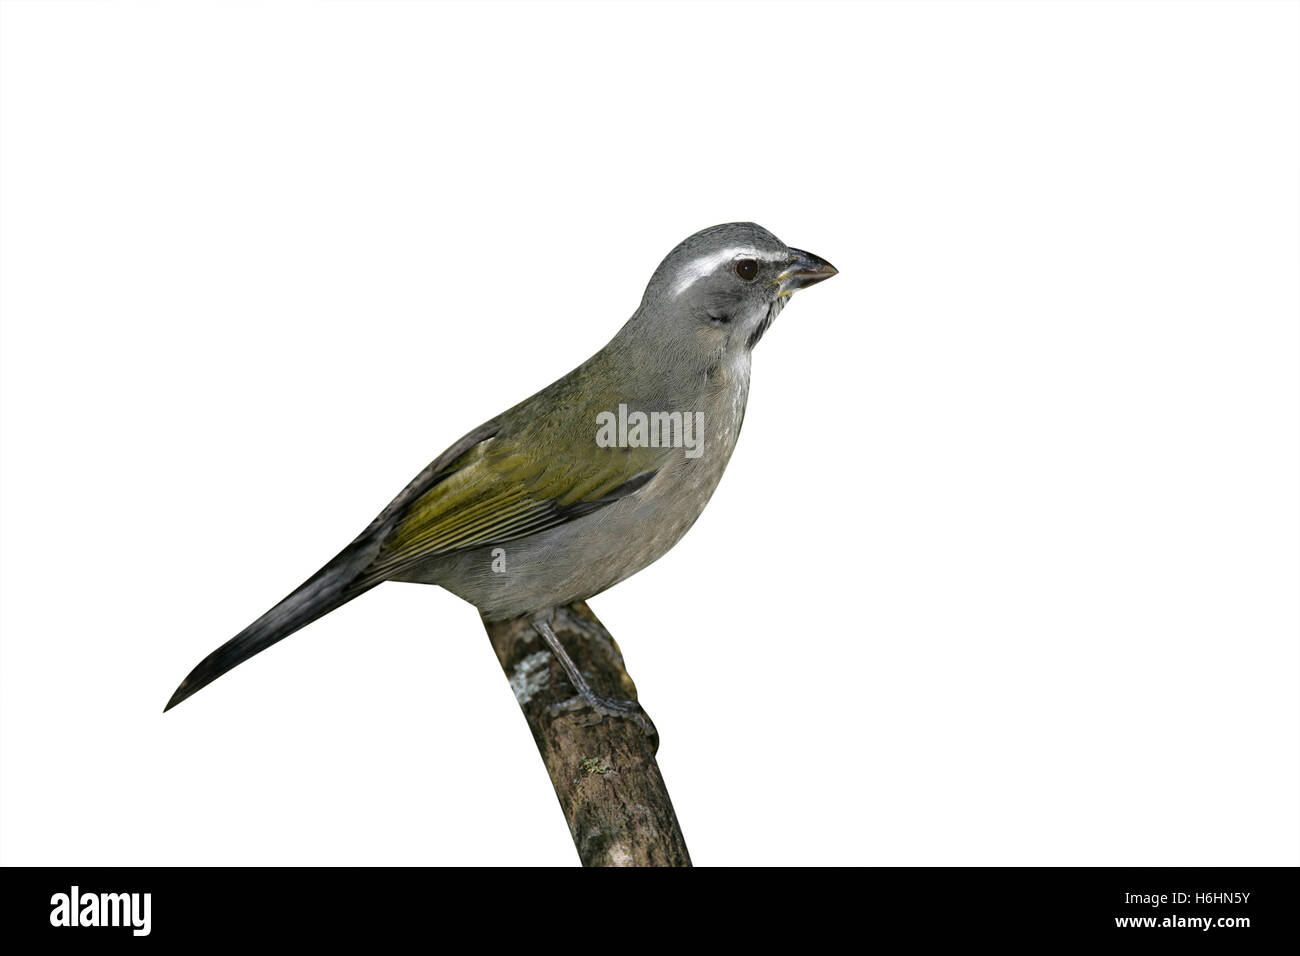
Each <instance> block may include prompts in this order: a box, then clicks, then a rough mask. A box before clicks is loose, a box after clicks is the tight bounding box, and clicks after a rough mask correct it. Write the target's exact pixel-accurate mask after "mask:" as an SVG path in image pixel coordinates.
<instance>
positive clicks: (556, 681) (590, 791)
mask: <svg viewBox="0 0 1300 956" xmlns="http://www.w3.org/2000/svg"><path fill="white" fill-rule="evenodd" d="M483 626H484V627H485V628H487V632H488V637H489V638H490V639H491V640H492V648H493V650H495V651H496V654H497V660H499V661H500V662H501V668H502V670H504V671H505V672H506V676H507V677H508V678H509V679H510V686H511V687H512V688H513V689H514V692H515V699H516V700H518V701H519V706H520V709H522V710H523V712H524V717H525V718H526V719H527V720H528V726H529V728H530V729H531V730H532V732H533V740H534V741H536V743H537V749H538V751H540V752H541V755H542V761H543V762H544V763H545V764H546V771H547V773H549V774H550V775H551V784H552V785H553V786H554V787H555V795H556V796H557V797H559V798H560V807H561V809H563V811H564V818H565V820H567V821H568V823H569V833H570V835H571V836H572V837H573V843H574V846H576V847H577V849H578V856H579V858H581V860H582V865H583V866H690V865H691V859H690V856H689V855H688V854H687V852H686V842H685V840H683V839H682V831H681V828H680V827H679V826H678V825H677V815H676V814H675V813H673V804H672V801H671V800H669V798H668V790H667V788H666V787H665V786H664V779H663V777H662V776H661V775H660V773H659V765H658V764H657V763H656V762H655V749H656V747H657V741H656V740H655V739H654V738H652V737H651V736H649V735H648V734H647V733H646V731H645V730H644V729H643V728H642V726H641V724H640V723H639V722H638V721H636V720H630V719H627V718H622V717H604V718H601V717H599V716H598V715H596V714H594V713H593V712H592V711H591V710H590V709H589V708H587V707H579V708H573V709H564V707H563V705H564V704H565V703H566V702H567V701H569V700H570V699H571V698H572V697H573V695H574V690H573V688H572V686H571V685H570V684H569V681H568V678H566V677H565V675H564V670H563V669H562V668H561V667H560V663H559V661H557V660H556V659H555V656H554V655H553V654H552V653H551V652H550V650H548V649H547V647H546V644H545V643H544V642H543V641H542V638H541V636H540V635H539V634H538V633H537V631H536V630H534V628H533V626H532V624H531V623H530V622H529V619H528V618H526V617H522V618H515V619H514V620H511V621H484V622H483ZM551 627H552V628H553V629H554V631H555V634H556V636H557V637H558V638H559V639H560V643H561V644H562V645H563V646H564V649H565V650H566V651H568V653H569V656H570V657H571V658H573V661H574V663H575V664H577V666H578V668H579V670H581V672H582V673H583V675H584V676H585V677H586V678H587V680H588V682H589V683H590V684H591V686H592V689H593V690H594V691H595V692H596V693H597V694H599V695H601V696H604V697H617V698H624V699H629V700H636V685H635V684H633V683H632V678H631V677H629V676H628V674H627V670H626V668H625V667H624V665H623V655H622V654H621V653H620V652H619V649H618V645H617V644H616V643H615V642H614V638H612V637H611V636H610V634H609V631H607V630H605V627H604V625H602V624H601V623H600V621H599V619H597V617H596V615H595V614H593V613H592V612H591V609H590V608H589V607H587V605H586V603H585V602H583V601H578V602H575V603H574V604H570V605H567V606H566V607H561V608H556V610H555V617H554V620H553V621H552V622H551Z"/></svg>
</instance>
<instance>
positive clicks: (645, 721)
mask: <svg viewBox="0 0 1300 956" xmlns="http://www.w3.org/2000/svg"><path fill="white" fill-rule="evenodd" d="M584 707H586V708H589V709H591V710H592V711H594V712H595V713H596V714H597V718H596V720H594V721H592V723H593V724H596V723H599V722H600V721H601V720H603V719H604V718H605V717H620V718H622V719H624V720H630V721H632V722H634V723H636V724H638V725H639V726H640V727H641V729H642V730H643V731H645V734H646V736H647V737H649V738H650V742H651V745H652V747H653V749H654V750H655V751H658V750H659V731H658V730H656V729H655V725H654V721H652V720H651V719H650V715H649V714H647V713H646V712H645V709H644V708H643V707H642V706H641V705H640V704H639V703H637V702H636V701H634V700H619V699H617V698H612V697H597V696H596V695H595V694H592V695H590V696H584V695H578V696H575V697H570V698H569V699H568V700H565V701H561V702H560V703H558V704H552V705H551V706H550V707H548V708H547V711H548V712H550V713H552V714H558V713H564V712H566V711H573V710H581V709H582V708H584Z"/></svg>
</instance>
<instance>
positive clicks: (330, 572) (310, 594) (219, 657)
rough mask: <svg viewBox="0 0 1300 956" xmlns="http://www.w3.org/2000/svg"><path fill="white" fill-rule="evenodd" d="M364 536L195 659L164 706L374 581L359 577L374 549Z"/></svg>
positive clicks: (338, 605)
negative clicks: (264, 610) (256, 617)
mask: <svg viewBox="0 0 1300 956" xmlns="http://www.w3.org/2000/svg"><path fill="white" fill-rule="evenodd" d="M367 537H368V536H367V535H362V537H361V538H358V539H357V540H356V541H354V542H353V543H352V544H351V545H349V546H348V547H347V548H346V549H344V551H343V552H342V553H341V554H339V555H338V557H336V558H335V559H334V560H333V561H331V562H330V563H329V564H327V565H325V567H323V568H321V569H320V570H319V571H317V572H316V573H315V574H313V575H312V576H311V577H310V578H308V579H307V580H306V581H304V582H303V584H302V585H301V586H300V587H299V588H298V589H297V590H296V591H294V592H293V593H292V594H290V595H289V596H288V597H287V598H285V599H284V600H283V601H281V602H280V603H279V604H277V605H276V606H275V607H273V608H271V610H269V611H267V612H266V613H265V614H263V615H262V616H261V617H259V618H258V619H257V620H256V621H254V622H253V623H252V624H250V625H248V627H246V628H244V629H243V630H242V631H240V632H239V633H238V634H236V635H235V636H234V637H232V638H231V639H230V640H228V641H226V643H224V644H222V645H221V646H220V647H218V648H217V649H216V650H215V651H213V652H212V653H211V654H209V655H208V656H207V657H205V658H203V660H201V661H199V664H198V666H197V667H195V668H194V670H192V671H190V673H189V676H188V677H186V678H185V679H184V680H183V681H181V683H180V686H179V687H177V688H176V692H175V693H174V694H172V698H171V700H169V701H168V702H167V706H166V707H164V708H163V711H164V712H166V711H168V710H171V709H172V708H173V707H175V706H176V705H177V704H179V703H180V702H181V701H183V700H184V699H185V698H186V697H189V696H190V695H191V694H193V693H195V692H196V691H199V690H201V689H203V688H204V687H206V686H207V685H208V684H211V683H212V682H213V681H214V680H216V679H217V678H218V677H220V676H221V675H222V674H224V673H225V672H226V671H228V670H230V669H231V668H233V667H236V666H238V665H239V664H242V663H243V662H244V661H246V660H248V659H249V658H250V657H252V656H253V655H254V654H258V653H260V652H262V651H264V650H266V649H267V648H268V647H270V646H271V645H272V644H274V643H276V641H282V640H284V639H285V638H286V637H288V636H289V635H290V634H292V633H293V632H294V631H297V630H299V629H300V628H303V627H306V626H307V625H308V624H310V623H311V622H312V621H314V620H316V619H317V618H318V617H322V616H323V615H325V614H328V613H329V612H330V611H333V610H335V609H336V608H339V607H342V606H343V605H344V604H347V603H348V602H349V601H351V600H352V599H353V598H355V597H359V596H360V595H362V594H364V593H365V592H366V591H369V590H370V589H371V588H372V587H374V586H375V585H376V584H378V583H379V582H378V581H373V580H371V581H368V582H365V583H360V582H358V580H357V579H358V577H359V576H360V575H361V572H362V571H363V570H364V569H365V568H366V566H367V565H368V564H369V563H370V561H371V560H372V558H373V550H372V548H370V547H367V545H369V544H370V541H367V540H364V539H366V538H367Z"/></svg>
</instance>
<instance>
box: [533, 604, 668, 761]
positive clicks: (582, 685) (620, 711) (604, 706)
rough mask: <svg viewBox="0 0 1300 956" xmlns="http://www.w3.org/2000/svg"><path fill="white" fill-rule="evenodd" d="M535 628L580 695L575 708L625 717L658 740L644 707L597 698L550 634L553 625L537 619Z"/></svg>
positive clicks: (634, 702) (603, 714) (561, 645)
mask: <svg viewBox="0 0 1300 956" xmlns="http://www.w3.org/2000/svg"><path fill="white" fill-rule="evenodd" d="M533 627H534V628H535V629H536V631H537V633H538V634H540V635H542V640H544V641H545V642H546V646H547V647H549V648H550V649H551V653H552V654H554V655H555V659H556V660H557V661H559V662H560V666H561V667H563V668H564V673H565V676H566V677H568V678H569V683H570V684H572V685H573V689H574V690H576V691H577V692H578V697H577V698H575V699H574V701H572V705H581V704H584V703H585V704H586V705H587V706H588V707H590V708H591V709H592V710H594V711H595V712H596V713H598V714H600V715H601V716H605V717H625V718H628V719H630V720H635V721H636V722H637V723H639V724H640V725H641V727H642V729H643V730H645V732H646V733H647V734H649V735H650V736H651V737H654V738H655V739H656V740H657V739H658V738H659V732H658V731H657V730H655V725H654V724H653V723H652V722H651V720H650V718H649V717H647V716H646V713H645V711H644V710H642V709H641V705H640V704H638V703H637V702H636V701H634V700H614V699H611V698H609V697H597V696H596V692H595V691H593V690H592V689H591V685H590V684H588V683H587V679H586V678H585V677H583V676H582V672H581V671H580V670H578V665H576V664H574V663H573V658H571V657H570V656H569V654H568V652H567V651H565V649H564V645H563V644H561V643H560V639H559V638H558V637H556V636H555V632H554V631H553V630H551V625H550V623H549V622H548V621H546V620H543V619H541V618H534V619H533Z"/></svg>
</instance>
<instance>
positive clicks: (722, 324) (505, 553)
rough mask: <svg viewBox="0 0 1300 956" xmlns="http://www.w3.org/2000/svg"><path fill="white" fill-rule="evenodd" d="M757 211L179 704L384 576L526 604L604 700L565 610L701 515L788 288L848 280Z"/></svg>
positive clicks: (699, 238) (567, 664) (673, 260)
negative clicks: (581, 665)
mask: <svg viewBox="0 0 1300 956" xmlns="http://www.w3.org/2000/svg"><path fill="white" fill-rule="evenodd" d="M837 271H838V270H836V269H835V267H834V266H832V265H831V264H830V263H829V262H827V261H826V260H825V259H822V258H820V257H818V256H816V255H813V254H812V253H809V252H805V251H803V250H800V249H796V248H793V247H790V246H787V245H785V243H783V242H782V241H781V240H780V239H778V238H777V237H776V236H775V235H773V234H772V233H771V232H769V231H768V230H766V229H764V228H763V227H762V226H759V225H757V224H755V223H752V222H733V223H724V224H721V225H716V226H711V227H709V228H707V229H703V230H701V231H699V232H696V233H695V234H693V235H691V236H689V237H688V238H686V239H685V240H683V241H682V242H681V243H679V244H678V245H677V246H676V247H675V248H674V249H673V250H672V251H671V252H669V253H668V255H667V256H666V257H665V258H664V259H663V261H662V262H661V263H660V264H659V267H658V268H657V269H655V271H654V273H653V274H652V275H651V277H650V281H649V283H648V284H647V286H646V289H645V293H644V295H643V296H642V299H641V304H640V306H639V307H638V308H637V309H636V311H635V312H634V313H633V314H632V317H631V318H630V319H628V320H627V322H626V323H625V324H624V325H623V326H622V327H621V328H620V329H619V331H618V332H617V334H615V335H614V337H613V338H612V339H611V340H610V341H609V342H608V344H606V345H605V346H604V348H602V349H601V350H600V351H598V352H597V353H596V354H595V355H593V356H592V357H591V358H589V359H587V361H585V362H583V363H582V364H581V365H579V366H578V367H577V368H575V369H574V370H573V371H571V372H569V373H568V374H567V375H565V376H564V377H563V378H560V379H558V380H557V381H555V382H553V383H552V384H551V385H549V386H547V387H546V388H544V389H542V390H541V391H539V392H537V393H536V394H535V395H533V396H531V397H530V398H527V399H525V400H524V401H522V402H520V403H519V404H517V405H515V406H514V407H513V408H510V409H509V410H507V411H505V412H503V413H501V414H500V415H498V416H496V417H495V418H493V419H491V420H489V421H487V422H484V423H483V424H482V425H480V426H479V427H477V428H475V429H474V430H472V431H470V432H469V433H467V434H466V435H464V436H463V437H462V438H461V439H460V440H458V441H456V442H455V443H454V444H452V445H451V446H450V447H449V448H447V449H446V450H445V451H444V452H443V453H442V454H440V455H439V456H438V457H437V458H435V459H434V460H433V461H432V462H431V463H430V464H429V465H428V467H426V468H425V469H424V470H423V471H421V472H420V473H419V474H418V475H417V476H416V477H415V478H414V479H413V480H412V481H411V482H410V483H409V484H408V485H407V486H406V487H405V488H404V489H403V490H402V491H401V492H400V493H399V494H398V495H397V497H396V498H394V499H393V500H392V502H391V503H390V504H389V505H388V506H387V507H386V508H384V510H383V511H381V512H380V513H379V515H378V516H377V517H376V518H375V519H374V521H372V522H371V523H370V524H369V526H367V527H366V529H365V530H364V531H362V532H361V534H360V535H358V536H357V538H356V539H355V540H354V541H352V543H351V544H349V545H348V546H347V547H346V548H344V549H343V550H342V551H341V552H339V554H338V555H337V556H335V557H334V558H333V560H331V561H329V562H328V563H327V564H326V565H325V566H324V567H322V568H321V569H320V570H319V571H317V572H316V573H315V574H313V575H312V576H311V577H310V578H308V579H307V580H306V581H305V582H303V584H301V585H300V586H299V587H298V588H297V589H296V590H294V591H293V592H292V593H291V594H289V595H288V596H287V597H286V598H284V599H283V600H282V601H280V603H278V604H276V605H275V606H274V607H272V608H271V609H270V610H269V611H267V612H266V613H265V614H263V615H262V616H261V617H259V618H258V619H257V620H255V621H254V622H253V623H252V624H250V625H248V627H246V628H245V629H244V630H243V631H241V632H239V633H238V634H236V635H235V636H234V637H232V638H231V639H230V640H229V641H227V642H226V643H225V644H223V645H221V646H220V647H219V648H217V649H216V650H215V651H213V652H212V653H211V654H209V655H208V656H207V657H205V658H204V659H203V660H202V661H200V662H199V664H198V665H197V666H195V667H194V669H193V670H192V671H191V672H190V673H189V675H188V676H186V677H185V679H184V680H183V681H181V683H180V685H179V686H178V687H177V688H176V691H175V693H173V694H172V696H171V699H170V700H169V701H168V702H167V706H166V707H165V708H164V711H167V710H171V709H172V708H173V707H175V706H176V705H177V704H179V703H180V702H181V701H183V700H185V699H186V698H188V697H189V696H191V695H192V694H194V693H195V692H196V691H198V690H200V689H202V688H203V687H206V686H207V685H208V684H210V683H212V681H214V680H216V679H217V678H218V677H220V676H221V675H223V674H225V673H226V672H227V671H229V670H231V669H232V668H234V667H236V666H237V665H239V664H241V663H243V662H244V661H246V660H248V659H249V658H251V657H253V656H254V655H256V654H258V653H260V652H261V651H264V650H266V648H268V647H270V646H271V645H273V644H275V643H277V642H279V641H281V640H283V639H284V638H286V637H288V636H290V635H291V634H293V633H295V632H296V631H298V630H300V629H301V628H303V627H305V626H307V625H308V624H310V623H311V622H312V621H315V620H317V619H318V618H320V617H322V616H323V615H325V614H328V613H330V612H331V611H334V610H336V609H337V608H339V607H341V606H342V605H344V604H346V603H348V602H349V601H352V600H353V599H355V598H357V597H360V596H361V595H362V594H364V593H365V592H367V591H369V590H370V589H371V588H373V587H375V586H377V585H379V584H382V583H384V582H386V581H399V582H415V583H421V584H436V585H440V586H441V587H443V588H445V589H446V590H448V591H451V592H452V593H453V594H455V595H457V596H458V597H461V598H463V599H464V600H466V601H468V602H469V603H470V604H473V605H474V606H475V607H476V608H478V610H479V613H480V614H481V615H482V617H483V619H484V620H485V621H499V620H507V619H513V618H517V617H522V616H525V615H527V616H528V617H529V620H530V623H531V624H532V626H533V628H534V629H535V630H536V632H537V633H538V634H539V635H540V636H541V637H542V639H543V640H544V642H545V643H546V645H547V646H548V647H549V648H550V649H551V651H552V652H553V653H554V654H555V656H556V657H557V659H558V660H559V662H560V664H561V666H562V667H563V669H564V672H565V674H566V675H567V676H568V679H569V681H570V683H571V684H572V685H573V687H574V689H575V690H576V691H577V697H576V698H575V703H576V704H578V705H579V706H580V705H581V703H585V704H586V705H587V706H589V707H591V708H592V709H593V710H594V711H596V713H597V714H598V715H600V716H602V717H603V716H624V717H633V718H636V719H639V720H640V721H641V722H642V724H643V725H645V726H646V727H647V730H648V732H651V733H653V725H651V724H649V722H648V718H646V717H645V716H644V714H643V713H641V712H640V708H639V706H637V705H636V704H635V703H634V702H631V701H620V700H617V699H614V698H606V697H601V696H599V695H597V694H596V693H595V692H594V691H593V690H592V689H591V688H590V686H588V684H587V681H586V680H585V678H584V677H583V675H582V674H581V672H580V671H579V670H578V668H577V667H576V666H575V665H574V663H573V661H572V659H571V658H570V657H569V656H568V654H567V653H566V652H565V650H564V648H563V646H562V644H561V643H560V641H559V640H558V639H557V638H556V636H555V633H554V630H553V628H552V627H551V621H552V620H553V613H554V609H556V608H558V607H562V606H564V605H567V604H570V603H572V602H574V601H579V600H587V599H588V598H590V597H592V596H593V595H596V594H599V593H601V592H602V591H604V590H606V589H608V588H610V587H613V586H614V585H615V584H618V583H619V582H620V581H623V580H625V579H626V578H628V577H630V576H631V575H633V574H635V573H636V572H637V571H639V570H641V569H642V568H644V567H646V566H647V565H649V564H651V563H652V562H654V561H656V560H658V559H659V558H660V557H662V556H663V555H664V554H665V553H666V552H667V551H668V550H669V549H670V548H672V547H673V546H674V545H675V544H676V543H677V542H678V541H679V540H680V539H681V537H682V536H683V535H684V534H685V533H686V532H687V530H688V529H689V528H690V527H691V525H693V524H694V523H695V520H696V519H697V518H698V517H699V516H700V513H701V512H702V511H703V510H704V507H705V505H706V504H707V503H708V501H709V499H710V497H711V496H712V495H713V492H714V489H715V488H716V487H717V485H718V482H719V480H720V479H721V478H722V474H723V471H724V470H725V469H726V467H727V463H728V461H729V460H730V458H731V454H732V450H733V449H734V448H735V446H736V439H737V437H738V436H739V434H740V429H741V425H742V423H743V421H744V417H745V405H746V400H747V398H748V395H749V381H750V368H751V356H752V353H753V350H754V347H755V346H756V345H757V344H758V342H759V341H760V340H761V339H762V338H763V336H764V335H765V334H766V332H767V331H768V329H769V328H770V327H771V325H772V323H773V322H774V321H775V319H776V317H777V316H778V315H779V314H780V312H781V311H782V309H783V308H784V307H785V305H786V303H787V302H788V301H789V299H790V297H791V296H792V295H793V294H794V293H795V292H796V291H798V290H800V289H804V288H807V287H808V286H811V285H813V284H815V283H818V282H821V281H823V280H825V279H828V278H830V277H831V276H834V275H836V274H837Z"/></svg>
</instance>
